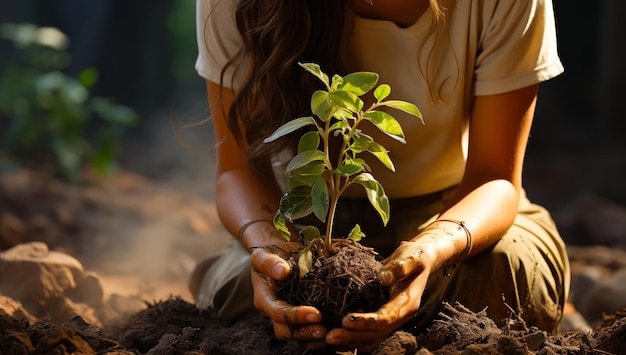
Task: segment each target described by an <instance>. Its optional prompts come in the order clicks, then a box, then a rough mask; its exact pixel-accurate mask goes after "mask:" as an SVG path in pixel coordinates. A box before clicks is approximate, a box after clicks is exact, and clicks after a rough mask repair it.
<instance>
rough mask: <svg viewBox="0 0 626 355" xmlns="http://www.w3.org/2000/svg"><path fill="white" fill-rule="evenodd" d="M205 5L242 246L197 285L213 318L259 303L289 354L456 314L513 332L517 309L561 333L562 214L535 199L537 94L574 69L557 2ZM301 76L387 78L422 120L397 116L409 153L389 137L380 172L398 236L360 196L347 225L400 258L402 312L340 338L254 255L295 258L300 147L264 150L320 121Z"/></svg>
mask: <svg viewBox="0 0 626 355" xmlns="http://www.w3.org/2000/svg"><path fill="white" fill-rule="evenodd" d="M197 1H198V2H197V10H198V13H197V16H198V44H199V56H198V60H197V63H196V68H197V70H198V72H199V74H200V75H201V76H202V77H204V78H205V79H206V80H207V89H208V98H209V104H210V109H211V112H212V120H213V124H214V128H215V134H216V138H217V142H218V145H217V152H218V153H217V182H216V184H217V186H216V188H217V209H218V212H219V215H220V218H221V220H222V222H223V224H224V226H225V227H226V229H228V231H230V233H231V234H232V235H233V236H234V238H235V241H234V242H233V243H232V244H231V245H230V246H229V248H228V249H227V251H226V252H225V254H224V255H223V256H222V257H221V258H219V259H218V260H217V261H211V263H210V267H209V268H208V270H206V269H207V267H206V266H204V267H199V268H198V270H197V271H196V279H197V280H196V282H195V283H193V285H192V288H193V289H194V291H195V293H196V295H197V300H198V304H199V305H201V306H206V307H213V308H215V309H216V310H217V311H218V315H219V316H220V317H221V318H222V319H224V320H228V321H235V320H237V319H241V318H242V317H245V316H246V315H247V314H249V312H250V310H251V308H252V300H253V304H254V307H256V308H257V309H258V310H259V311H260V312H262V313H263V314H265V315H267V316H268V317H269V318H271V319H272V322H273V325H274V331H275V334H276V336H277V337H278V338H279V339H284V340H287V339H289V340H297V341H299V342H301V343H303V344H305V345H306V346H308V347H309V348H311V349H318V348H323V347H325V346H328V345H329V344H332V345H339V346H346V347H352V348H354V347H356V348H358V349H359V350H364V351H369V350H372V349H373V348H374V347H375V346H376V345H377V344H378V343H379V342H380V341H382V340H383V339H384V338H385V337H387V336H388V335H390V334H391V333H392V332H393V331H395V330H397V329H399V328H400V327H402V326H406V325H409V324H410V325H411V326H413V327H415V328H414V329H415V330H416V331H419V330H423V329H425V327H427V326H428V325H429V324H431V323H432V321H433V320H434V318H435V317H436V316H437V314H438V312H440V311H441V310H442V303H443V302H449V303H454V302H460V303H461V304H463V305H465V306H466V307H468V308H470V309H472V310H474V311H480V310H482V309H484V308H485V307H486V308H487V314H488V315H489V317H491V318H492V319H494V320H495V321H496V322H500V324H501V322H503V321H505V320H506V319H507V318H508V317H510V316H511V314H510V311H511V310H513V311H514V312H516V313H518V314H519V315H520V316H521V317H523V318H524V319H525V320H526V322H527V324H529V325H536V326H538V327H540V328H542V329H545V330H547V331H554V330H555V329H556V327H557V324H558V322H559V320H560V317H561V312H562V306H563V304H564V302H565V300H566V298H567V293H568V288H569V265H568V262H567V256H566V254H565V248H564V245H563V242H562V240H561V238H560V237H559V234H558V231H557V229H556V227H555V225H554V223H553V221H552V219H551V218H550V216H549V214H548V212H547V211H545V209H543V208H542V207H540V206H537V205H535V204H532V203H531V202H529V201H528V199H527V197H526V195H525V193H524V190H523V187H522V165H523V160H524V154H525V149H526V143H527V140H528V137H529V131H530V128H531V124H532V120H533V115H534V109H535V103H536V99H537V87H538V84H539V83H540V82H542V81H545V80H548V79H550V78H553V77H555V76H557V75H559V74H560V73H561V72H562V71H563V67H562V65H561V63H560V60H559V58H558V55H557V51H556V39H555V28H554V18H553V13H552V4H551V2H550V0H524V1H517V0H481V1H478V0H477V1H470V0H467V1H453V0H441V1H437V0H431V1H428V0H372V1H369V0H345V1H339V0H301V1H286V0H197ZM298 62H315V63H317V64H320V66H321V68H322V70H324V71H325V72H327V73H329V74H331V75H332V74H333V73H340V74H347V73H351V72H355V71H373V72H376V73H378V74H379V75H380V78H381V80H380V82H384V83H388V84H390V85H391V87H392V95H391V96H392V97H393V98H394V99H400V100H405V101H408V102H411V103H414V104H416V105H417V106H418V107H419V109H420V110H421V111H422V113H423V116H424V121H425V125H422V124H421V123H419V122H417V121H416V120H414V119H411V118H409V117H405V116H402V115H401V114H397V113H396V112H394V116H395V117H396V118H398V119H399V120H400V123H401V124H402V126H403V128H404V130H405V136H406V141H407V144H405V145H403V144H398V143H396V142H394V141H386V140H385V138H384V137H378V136H376V139H377V140H380V142H381V144H382V145H383V146H385V147H386V148H388V149H389V150H390V155H391V158H392V160H393V162H394V164H395V166H396V172H395V173H394V172H388V171H386V169H385V168H383V167H381V166H380V165H379V164H377V162H376V161H374V160H372V161H369V162H368V164H370V165H371V166H372V169H373V175H374V176H375V177H376V178H377V180H378V181H379V182H380V183H381V184H382V185H383V187H384V188H385V191H386V193H387V195H388V196H389V198H390V199H391V220H390V222H389V224H388V226H387V227H386V228H382V227H381V226H380V223H379V222H378V220H377V217H371V218H370V217H368V215H367V214H368V213H375V212H372V211H370V210H371V206H369V205H368V202H367V200H366V199H365V198H364V196H362V195H360V194H359V193H360V191H356V192H353V193H351V194H350V195H348V196H346V198H345V199H344V200H343V202H342V206H343V207H341V208H342V209H341V210H340V212H339V215H340V217H339V218H341V221H342V222H341V223H337V225H344V224H345V225H350V226H351V225H353V221H358V222H359V224H360V225H361V226H362V229H364V232H365V233H366V234H367V235H368V237H367V238H366V239H364V241H363V243H364V244H368V243H369V244H370V245H372V246H374V247H375V248H376V249H377V250H378V251H379V252H380V253H381V254H382V255H383V256H384V257H386V259H385V261H384V271H383V273H382V276H381V280H384V282H385V283H386V284H387V285H388V286H392V298H391V300H390V301H389V302H388V303H387V304H385V305H383V306H382V307H381V308H380V310H378V311H376V312H371V313H354V314H350V315H348V316H346V317H345V318H344V320H343V327H342V328H339V329H325V328H324V327H323V326H322V325H321V324H320V321H321V318H320V313H319V311H318V310H317V309H315V308H313V307H308V306H298V305H290V304H287V303H286V302H284V301H282V300H280V299H277V298H276V297H275V296H274V293H273V291H272V290H273V285H274V282H275V281H276V280H282V279H284V278H286V276H287V275H288V274H289V271H290V270H289V267H288V265H287V264H286V262H285V261H284V260H283V259H282V258H281V257H280V256H279V255H276V254H273V253H272V252H271V251H269V250H268V249H267V248H257V247H262V246H267V245H279V246H280V245H282V244H284V243H286V241H285V240H284V239H283V238H282V237H281V236H280V235H279V233H278V232H277V231H276V230H275V229H274V227H273V225H272V223H271V220H272V218H273V216H274V213H275V211H276V210H277V207H278V202H279V199H280V197H281V195H282V189H281V182H282V181H281V174H280V172H281V168H283V167H284V164H285V163H286V162H287V161H288V159H289V158H290V156H291V154H290V151H291V150H290V148H291V146H292V144H291V143H292V142H284V143H283V144H282V145H267V144H263V143H262V140H263V138H265V137H267V136H269V134H270V133H271V132H272V131H273V130H274V129H275V128H277V127H278V126H280V125H281V124H282V123H284V122H286V121H287V120H290V119H293V118H296V117H300V116H303V115H308V114H309V100H310V95H311V93H312V92H313V90H314V89H315V88H316V87H315V82H314V81H312V80H311V79H310V78H308V77H307V76H310V75H309V74H307V73H305V72H304V71H303V70H302V69H301V68H300V67H299V66H298V65H297V63H298ZM313 80H314V79H313ZM368 134H373V135H375V134H376V132H374V130H372V131H368ZM372 216H375V215H374V214H372ZM343 222H345V223H343ZM294 228H295V226H294ZM249 252H251V254H248V253H249ZM250 265H251V267H252V272H251V273H250ZM205 270H206V273H205ZM198 275H200V276H198Z"/></svg>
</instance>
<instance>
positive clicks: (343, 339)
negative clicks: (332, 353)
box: [326, 328, 393, 353]
mask: <svg viewBox="0 0 626 355" xmlns="http://www.w3.org/2000/svg"><path fill="white" fill-rule="evenodd" d="M392 332H393V330H391V331H389V332H387V331H361V330H359V331H356V330H353V329H346V328H339V329H333V330H331V331H330V332H329V333H328V335H327V336H326V342H327V343H328V344H332V345H338V346H341V347H346V348H348V349H354V348H356V349H358V351H359V353H360V352H366V353H369V352H371V351H373V350H374V349H376V347H377V346H378V344H380V343H381V342H382V341H383V340H384V339H386V338H387V337H388V336H389V335H390V334H391V333H392Z"/></svg>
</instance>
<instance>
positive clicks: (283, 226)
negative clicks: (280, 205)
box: [273, 211, 291, 241]
mask: <svg viewBox="0 0 626 355" xmlns="http://www.w3.org/2000/svg"><path fill="white" fill-rule="evenodd" d="M273 222H274V228H276V230H278V232H279V233H280V235H281V236H282V237H283V238H285V240H287V241H290V240H291V232H289V228H287V222H286V221H285V217H283V215H282V214H281V213H280V211H278V212H276V214H275V215H274V221H273Z"/></svg>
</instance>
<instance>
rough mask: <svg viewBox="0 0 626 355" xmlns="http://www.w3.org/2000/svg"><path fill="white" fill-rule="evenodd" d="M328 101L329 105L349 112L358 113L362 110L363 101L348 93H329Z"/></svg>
mask: <svg viewBox="0 0 626 355" xmlns="http://www.w3.org/2000/svg"><path fill="white" fill-rule="evenodd" d="M328 100H329V101H330V103H331V104H333V105H335V106H337V107H339V108H342V109H345V110H348V111H350V112H359V111H361V109H362V108H363V100H361V99H360V98H359V97H358V96H357V95H355V94H353V93H351V92H348V91H335V92H331V93H329V94H328Z"/></svg>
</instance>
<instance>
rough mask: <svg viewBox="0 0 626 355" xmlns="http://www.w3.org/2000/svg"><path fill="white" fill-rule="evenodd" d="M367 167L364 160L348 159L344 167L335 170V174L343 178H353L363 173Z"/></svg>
mask: <svg viewBox="0 0 626 355" xmlns="http://www.w3.org/2000/svg"><path fill="white" fill-rule="evenodd" d="M365 166H366V164H365V161H364V160H363V159H359V158H355V159H346V160H345V161H344V163H343V165H342V166H340V167H338V168H337V169H335V170H333V173H335V174H337V175H341V176H351V175H354V174H356V173H360V172H361V171H363V169H364V167H365Z"/></svg>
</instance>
